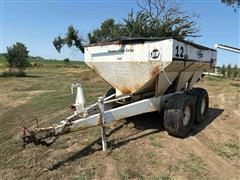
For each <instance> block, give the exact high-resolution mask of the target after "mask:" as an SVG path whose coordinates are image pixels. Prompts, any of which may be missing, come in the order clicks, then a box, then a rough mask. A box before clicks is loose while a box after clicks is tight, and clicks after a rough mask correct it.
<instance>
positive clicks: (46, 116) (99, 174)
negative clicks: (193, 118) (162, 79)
mask: <svg viewBox="0 0 240 180" xmlns="http://www.w3.org/2000/svg"><path fill="white" fill-rule="evenodd" d="M41 62H42V61H41ZM46 64H48V63H46ZM60 64H61V63H60ZM4 70H5V68H4V66H1V69H0V71H1V72H3V71H4ZM1 72H0V73H1ZM26 72H27V75H28V76H27V77H22V78H17V77H8V78H0V84H1V104H0V115H1V119H0V123H1V126H0V132H1V137H0V144H1V149H0V155H1V161H0V171H1V172H0V178H1V179H107V180H108V179H152V180H157V179H236V180H237V179H240V174H239V169H240V163H239V162H240V155H239V133H240V123H239V120H240V105H239V102H240V101H239V100H240V99H239V97H240V83H239V81H233V80H227V79H219V78H205V80H204V81H203V82H200V83H198V84H197V86H201V87H204V88H206V89H208V92H209V97H210V111H209V114H208V118H207V120H206V121H205V123H203V124H201V125H195V126H194V128H193V132H192V133H191V134H190V136H189V137H188V138H185V139H178V138H174V137H171V136H169V135H168V134H167V132H165V131H164V130H163V129H162V127H161V123H160V121H161V119H160V117H159V116H158V114H148V115H142V116H138V117H135V118H133V119H131V120H130V121H129V120H128V121H126V120H121V121H119V122H116V123H113V124H111V125H109V127H108V129H107V131H108V134H109V137H108V142H109V146H110V149H109V150H108V152H107V153H103V152H102V151H101V146H100V144H101V143H100V142H101V141H100V139H99V137H100V129H99V127H96V128H92V129H88V130H83V131H81V132H76V133H73V134H69V135H65V136H62V137H61V138H60V139H59V140H58V141H57V142H56V143H55V144H53V145H52V146H51V147H49V148H46V147H42V146H39V147H35V146H33V145H30V146H28V147H27V148H26V149H23V148H22V146H21V138H20V137H21V129H22V124H23V123H24V124H25V125H27V126H28V127H33V126H34V124H35V121H36V119H38V120H39V123H40V126H46V125H51V124H52V123H54V122H56V121H58V120H59V119H61V118H64V117H66V116H68V115H70V114H71V113H72V111H71V110H70V108H69V107H70V105H71V104H72V103H73V102H74V96H73V95H71V94H70V86H71V84H72V83H76V82H81V83H83V85H84V93H85V96H86V101H87V102H88V104H90V103H93V102H95V101H96V100H97V97H98V96H101V95H102V94H103V93H104V92H106V91H107V90H108V89H109V88H110V86H109V85H108V84H107V83H106V82H105V81H104V80H103V79H101V78H100V77H98V76H97V75H96V74H95V73H94V72H92V71H91V70H90V69H89V68H88V67H87V66H86V65H84V64H82V63H80V66H79V67H78V68H74V67H64V66H59V64H58V63H56V62H55V64H54V65H44V66H43V67H31V68H28V69H27V70H26Z"/></svg>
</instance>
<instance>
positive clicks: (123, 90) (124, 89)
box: [119, 87, 131, 94]
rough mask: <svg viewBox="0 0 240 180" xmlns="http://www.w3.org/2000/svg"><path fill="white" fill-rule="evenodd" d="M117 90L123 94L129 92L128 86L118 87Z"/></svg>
mask: <svg viewBox="0 0 240 180" xmlns="http://www.w3.org/2000/svg"><path fill="white" fill-rule="evenodd" d="M119 90H120V91H121V92H122V93H123V94H130V93H131V90H130V89H129V88H126V87H121V88H119Z"/></svg>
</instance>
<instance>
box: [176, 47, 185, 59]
mask: <svg viewBox="0 0 240 180" xmlns="http://www.w3.org/2000/svg"><path fill="white" fill-rule="evenodd" d="M179 51H180V52H179ZM183 52H184V48H183V46H181V47H180V49H179V46H178V45H177V46H176V54H175V56H176V57H182V58H183V57H184V56H183ZM179 53H180V55H179Z"/></svg>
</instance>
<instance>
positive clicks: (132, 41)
mask: <svg viewBox="0 0 240 180" xmlns="http://www.w3.org/2000/svg"><path fill="white" fill-rule="evenodd" d="M167 39H175V40H177V41H180V42H183V43H187V44H189V45H191V46H193V47H196V48H198V49H201V50H212V51H216V49H212V48H209V47H206V46H202V45H199V44H195V43H193V42H191V41H187V40H182V39H178V38H173V37H126V36H122V37H119V38H113V39H109V40H106V41H101V42H97V43H93V44H88V45H86V46H84V47H92V46H104V45H111V44H138V43H145V42H151V41H162V40H167Z"/></svg>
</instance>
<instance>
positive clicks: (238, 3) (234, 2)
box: [222, 0, 240, 12]
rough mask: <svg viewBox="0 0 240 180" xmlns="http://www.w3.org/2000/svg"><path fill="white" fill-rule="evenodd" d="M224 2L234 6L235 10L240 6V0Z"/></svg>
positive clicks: (226, 0)
mask: <svg viewBox="0 0 240 180" xmlns="http://www.w3.org/2000/svg"><path fill="white" fill-rule="evenodd" d="M222 3H224V4H226V5H227V6H231V7H232V8H234V11H235V12H236V11H237V9H238V8H239V7H240V0H222Z"/></svg>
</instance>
